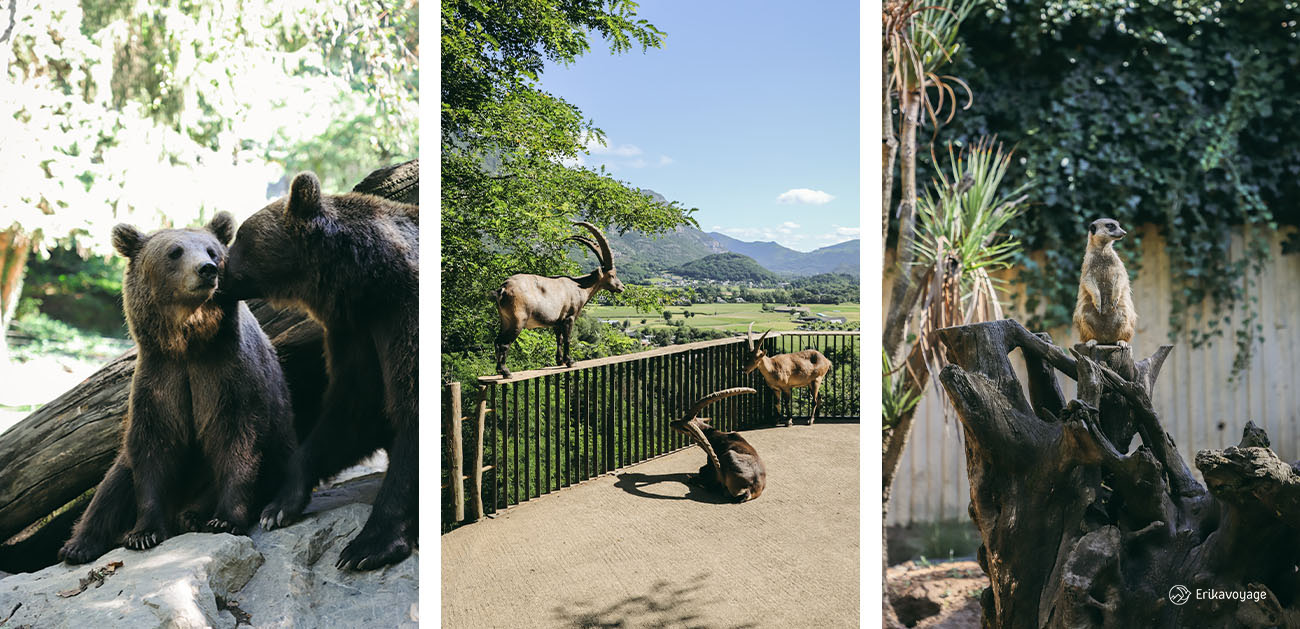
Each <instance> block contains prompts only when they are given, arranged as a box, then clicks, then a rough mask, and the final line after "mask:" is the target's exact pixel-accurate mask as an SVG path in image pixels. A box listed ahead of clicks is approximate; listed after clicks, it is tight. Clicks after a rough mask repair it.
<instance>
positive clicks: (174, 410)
mask: <svg viewBox="0 0 1300 629" xmlns="http://www.w3.org/2000/svg"><path fill="white" fill-rule="evenodd" d="M234 230H235V227H234V219H232V218H231V216H230V214H228V213H226V212H221V213H218V214H217V215H216V216H215V217H213V219H212V221H211V222H209V223H208V224H207V226H206V227H205V228H203V229H163V230H159V231H155V232H153V233H151V234H149V235H147V236H146V235H144V234H142V233H141V232H140V231H139V230H138V229H136V228H135V227H132V226H130V225H118V226H116V227H114V228H113V246H114V248H116V249H117V251H118V252H119V253H120V254H122V255H123V256H125V257H126V258H127V267H126V275H125V278H124V282H123V288H122V303H123V308H124V310H125V312H126V321H127V326H128V327H129V329H130V332H131V336H132V338H134V339H135V342H136V346H137V348H138V354H137V357H136V366H135V373H134V375H133V376H132V378H131V392H130V397H129V400H128V403H127V417H126V428H125V432H124V435H123V444H122V448H121V449H120V450H119V452H118V455H117V458H116V459H115V460H114V461H113V464H112V466H111V467H110V468H109V470H108V472H107V473H106V474H105V475H104V480H103V481H101V482H100V483H99V486H98V487H97V488H96V490H95V495H94V497H93V498H92V499H91V501H90V505H89V506H88V507H87V508H86V512H85V513H84V514H83V515H82V516H81V519H80V520H78V521H77V524H76V525H75V526H74V527H73V532H72V537H71V539H69V540H68V542H67V543H66V544H64V545H63V548H62V549H60V550H59V559H61V560H63V561H66V562H68V563H70V564H79V563H86V562H89V561H92V560H94V559H96V558H98V557H99V556H100V555H102V554H103V553H104V552H106V551H108V550H109V549H111V548H112V547H114V546H116V545H117V544H118V543H124V544H125V545H126V546H127V547H128V548H133V549H136V550H144V549H147V548H152V547H154V546H156V545H158V544H159V543H161V542H162V541H163V540H164V539H166V538H167V537H168V536H169V535H172V534H175V533H177V532H186V531H195V530H205V531H212V532H227V533H236V534H239V533H243V532H245V531H247V530H248V529H249V527H250V526H251V525H252V524H253V523H254V521H255V518H256V515H257V513H258V510H259V509H260V508H261V506H262V505H263V504H265V503H266V501H267V500H268V499H269V498H270V497H271V496H272V495H273V494H274V492H275V490H276V489H277V488H278V486H279V483H280V481H281V480H282V477H283V468H284V466H285V465H286V464H287V463H288V461H289V457H290V455H291V453H292V451H293V449H294V445H295V438H294V434H293V415H292V410H291V406H290V398H289V389H288V385H286V384H285V380H284V374H283V373H282V372H281V369H280V363H279V361H278V360H277V359H276V354H275V350H274V349H273V348H272V346H271V341H270V339H268V338H267V337H266V334H264V333H263V332H262V329H261V328H260V327H259V326H258V324H257V320H256V319H255V318H254V317H253V315H252V313H250V312H249V310H248V307H247V306H245V305H244V304H243V302H237V301H233V300H229V299H224V298H222V297H220V296H219V295H217V293H216V289H217V285H218V281H219V279H218V277H219V275H220V272H221V268H222V266H223V265H224V263H225V259H226V255H227V248H226V244H227V243H229V242H230V240H231V238H232V237H233V235H234ZM124 536H125V537H124Z"/></svg>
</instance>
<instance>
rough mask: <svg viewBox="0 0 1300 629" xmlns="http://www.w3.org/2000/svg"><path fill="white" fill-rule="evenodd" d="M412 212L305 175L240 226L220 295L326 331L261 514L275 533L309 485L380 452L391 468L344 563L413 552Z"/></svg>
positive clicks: (415, 276)
mask: <svg viewBox="0 0 1300 629" xmlns="http://www.w3.org/2000/svg"><path fill="white" fill-rule="evenodd" d="M419 253H420V250H419V208H418V207H417V206H415V205H407V204H403V203H397V202H394V201H389V200H387V199H384V198H381V197H377V196H372V195H368V194H361V193H355V192H353V193H348V194H342V195H322V194H321V190H320V181H319V180H317V178H316V176H315V175H313V174H311V173H303V174H300V175H298V176H297V177H295V178H294V180H293V183H292V185H291V186H290V190H289V195H288V197H287V198H282V199H278V200H276V201H274V202H272V203H271V204H270V205H268V206H266V207H265V208H262V209H261V210H259V211H258V212H257V213H256V214H254V215H252V216H250V217H249V218H248V220H246V221H244V224H243V225H241V226H240V227H239V235H238V236H237V237H236V238H235V243H234V245H232V246H231V248H230V259H229V260H228V261H227V263H226V270H225V275H224V277H223V281H222V289H221V290H222V292H223V293H226V294H228V295H229V296H230V297H231V298H236V299H250V298H253V297H263V298H266V299H269V300H271V301H272V303H283V304H287V305H292V306H296V307H298V308H301V309H303V310H305V311H307V313H308V314H310V315H311V317H312V318H313V319H315V320H316V321H318V322H319V323H320V324H321V327H323V328H324V329H325V367H326V371H327V372H328V375H329V382H328V384H327V385H326V388H325V394H324V399H323V401H322V404H321V409H322V410H321V415H320V417H319V419H318V420H317V421H316V423H315V425H314V426H313V427H312V429H311V431H310V432H309V433H308V434H307V436H306V437H305V438H304V439H303V441H302V444H301V446H300V447H299V448H298V450H297V451H295V453H294V455H293V458H292V460H291V462H290V464H289V469H288V471H287V476H286V479H285V482H284V484H283V486H282V487H281V489H280V492H279V493H278V494H277V495H276V497H275V499H274V500H272V502H271V504H269V505H267V507H266V509H264V510H263V511H262V527H263V528H266V529H272V528H275V527H277V526H282V525H284V524H285V523H287V522H289V521H290V520H292V519H294V518H297V517H298V516H300V515H301V514H302V512H303V509H305V508H306V507H307V503H308V501H309V500H310V499H311V491H312V488H313V487H315V485H316V483H317V482H319V481H321V480H322V479H326V478H329V477H330V476H333V475H334V474H336V473H338V472H339V471H341V470H343V469H344V468H346V467H348V466H350V465H353V464H355V463H357V462H358V461H360V460H361V459H363V458H365V457H366V456H368V455H370V454H371V453H373V452H374V451H375V450H377V449H379V448H384V449H386V450H387V452H388V461H389V463H388V473H387V475H385V477H384V480H383V483H382V484H381V485H380V488H379V493H378V495H377V496H376V497H375V504H374V509H373V510H372V511H371V513H370V517H369V519H368V520H367V521H366V524H365V526H364V527H363V528H362V530H361V532H360V533H359V534H358V535H357V536H356V537H355V538H353V539H352V541H350V542H349V543H348V545H347V546H346V547H345V548H344V549H343V550H342V552H341V553H340V555H339V560H338V562H337V564H336V565H337V567H338V568H340V569H352V570H369V569H373V568H377V567H380V566H383V565H386V564H391V563H396V562H398V561H401V560H402V559H405V558H406V557H407V556H408V555H410V554H411V550H412V548H413V547H414V546H415V544H416V541H417V539H418V531H417V528H418V517H419V514H418V509H417V501H418V497H419V486H418V482H419V479H418V473H419V449H418V446H419V428H418V424H417V420H418V409H419V403H418V402H419V401H418V399H417V397H418V396H417V393H418V387H417V384H416V382H417V367H418V365H417V364H416V363H417V359H418V358H419V336H418V332H419V330H418V323H419V322H418V314H419V303H418V300H417V297H418V295H417V290H418V286H417V285H418V283H419Z"/></svg>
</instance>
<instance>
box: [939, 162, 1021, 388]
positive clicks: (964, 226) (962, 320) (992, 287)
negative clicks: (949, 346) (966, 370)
mask: <svg viewBox="0 0 1300 629" xmlns="http://www.w3.org/2000/svg"><path fill="white" fill-rule="evenodd" d="M1011 157H1012V151H1004V150H1003V148H1002V145H1001V144H1000V143H998V142H997V140H996V138H981V139H980V140H979V141H978V142H977V143H976V144H975V145H974V146H971V147H967V148H965V149H962V150H960V151H957V150H955V149H954V148H953V146H952V145H951V144H950V145H949V146H948V164H949V170H948V172H946V173H945V172H943V171H940V172H939V173H938V175H937V178H936V180H934V181H933V182H932V183H931V189H930V190H927V191H926V193H925V196H923V197H922V198H921V199H920V203H919V204H918V207H917V236H916V240H915V241H914V252H915V255H916V264H918V265H924V266H927V267H928V269H927V271H926V274H925V284H924V287H923V289H922V291H923V292H922V295H921V299H920V302H921V312H920V326H919V327H920V334H919V336H918V338H917V341H916V343H917V347H918V348H919V350H920V351H921V353H922V356H923V357H924V359H925V361H924V362H925V365H926V368H927V369H929V370H931V372H933V371H934V370H936V369H938V368H939V367H942V366H943V364H945V363H946V362H947V359H946V356H945V353H944V349H943V347H942V345H940V344H939V342H938V337H937V335H936V334H935V332H936V331H937V330H939V329H941V328H945V327H949V326H953V325H964V324H969V323H977V322H980V321H993V320H997V319H1000V318H1002V307H1001V304H1000V301H999V299H998V285H999V283H1000V282H998V281H997V280H995V279H994V278H993V277H992V276H991V275H989V272H990V271H996V270H999V269H1004V268H1007V267H1009V266H1011V260H1012V258H1013V256H1015V254H1016V253H1017V252H1018V251H1019V250H1020V242H1019V241H1018V240H1015V239H1014V238H1010V237H1007V236H1006V235H1005V234H1004V232H1003V228H1004V227H1005V226H1006V224H1007V223H1008V222H1010V221H1011V220H1013V219H1015V218H1016V217H1017V216H1019V215H1020V213H1021V211H1022V210H1023V208H1024V205H1025V202H1026V201H1027V200H1028V195H1026V194H1025V192H1026V190H1027V189H1028V185H1021V186H1018V187H1016V188H1014V189H1012V190H1009V191H1000V190H999V187H1000V185H1001V183H1002V179H1003V177H1004V176H1005V175H1006V172H1007V168H1008V167H1009V166H1010V164H1011ZM936 386H937V383H936Z"/></svg>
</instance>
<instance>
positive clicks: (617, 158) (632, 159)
mask: <svg viewBox="0 0 1300 629" xmlns="http://www.w3.org/2000/svg"><path fill="white" fill-rule="evenodd" d="M583 146H584V148H585V149H586V151H587V153H589V154H590V155H591V157H590V159H589V160H586V161H584V160H581V159H579V160H578V161H577V162H576V165H578V166H588V165H590V166H591V167H597V166H604V167H605V168H607V169H609V170H610V171H615V170H619V169H627V168H647V167H651V166H653V167H663V166H667V165H669V164H672V163H673V158H671V157H669V156H667V155H662V154H661V155H659V157H658V158H656V159H651V158H649V157H648V156H646V153H645V151H644V150H643V149H642V148H641V147H639V146H637V145H635V144H616V143H614V142H610V141H609V139H608V138H606V142H605V143H604V144H602V143H601V142H600V141H599V140H597V139H596V137H595V136H587V138H586V139H585V140H584V141H583ZM573 164H574V162H573V161H572V160H569V161H566V162H565V165H566V166H567V165H573Z"/></svg>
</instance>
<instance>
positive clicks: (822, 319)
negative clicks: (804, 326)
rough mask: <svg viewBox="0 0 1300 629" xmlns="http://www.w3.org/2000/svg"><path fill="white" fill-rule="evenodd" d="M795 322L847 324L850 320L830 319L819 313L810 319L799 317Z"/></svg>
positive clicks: (841, 318)
mask: <svg viewBox="0 0 1300 629" xmlns="http://www.w3.org/2000/svg"><path fill="white" fill-rule="evenodd" d="M795 321H798V322H799V323H847V322H848V319H846V318H844V317H829V316H826V315H824V314H822V313H820V312H819V313H817V314H815V315H813V316H810V317H798V318H796V319H795Z"/></svg>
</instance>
